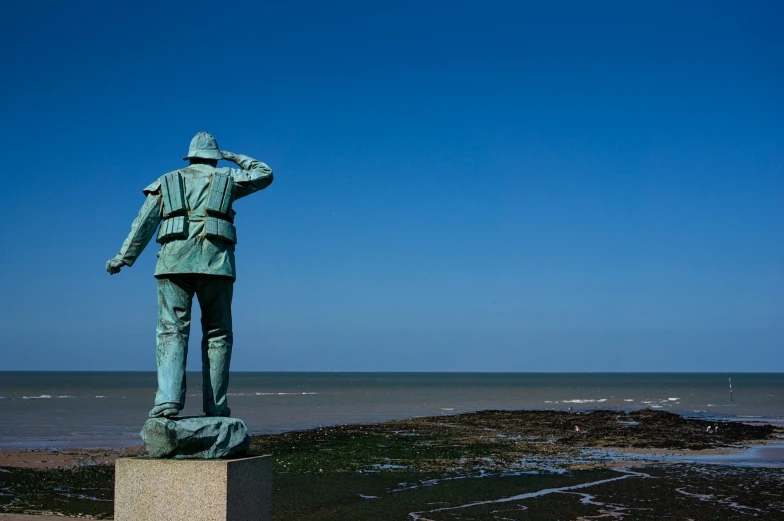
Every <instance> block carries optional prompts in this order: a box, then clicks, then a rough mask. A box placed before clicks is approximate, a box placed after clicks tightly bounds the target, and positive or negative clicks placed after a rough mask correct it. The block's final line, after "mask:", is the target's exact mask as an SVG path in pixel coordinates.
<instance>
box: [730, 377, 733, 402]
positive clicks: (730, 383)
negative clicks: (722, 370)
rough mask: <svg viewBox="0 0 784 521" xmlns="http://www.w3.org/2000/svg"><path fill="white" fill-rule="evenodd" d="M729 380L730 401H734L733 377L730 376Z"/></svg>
mask: <svg viewBox="0 0 784 521" xmlns="http://www.w3.org/2000/svg"><path fill="white" fill-rule="evenodd" d="M729 381H730V401H731V402H732V401H734V400H733V399H732V377H729Z"/></svg>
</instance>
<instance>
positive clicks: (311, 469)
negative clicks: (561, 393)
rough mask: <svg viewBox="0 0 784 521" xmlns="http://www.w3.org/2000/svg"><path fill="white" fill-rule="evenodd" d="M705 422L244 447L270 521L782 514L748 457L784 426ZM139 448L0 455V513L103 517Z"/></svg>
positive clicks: (433, 423)
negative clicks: (266, 461)
mask: <svg viewBox="0 0 784 521" xmlns="http://www.w3.org/2000/svg"><path fill="white" fill-rule="evenodd" d="M709 423H710V424H712V425H715V424H716V423H717V422H705V421H701V420H687V419H684V418H682V417H680V416H678V415H675V414H670V413H666V412H661V411H651V410H643V411H636V412H634V413H630V414H626V413H623V412H618V411H594V412H592V413H590V414H569V413H566V412H555V411H484V412H478V413H470V414H461V415H454V416H446V417H445V416H438V417H430V418H415V419H410V420H403V421H394V422H385V423H378V424H371V425H344V426H337V427H329V428H321V429H313V430H308V431H296V432H288V433H284V434H278V435H267V436H257V437H254V439H253V443H252V445H251V449H250V454H251V455H252V454H266V453H272V454H274V455H275V518H276V519H277V520H279V521H280V520H289V519H291V520H295V519H303V518H308V519H323V520H329V519H341V520H352V519H356V520H365V519H379V520H382V519H390V520H392V519H401V520H404V519H405V520H412V521H413V520H421V521H425V520H431V521H440V520H443V521H449V520H458V519H490V520H496V519H497V520H499V521H500V520H511V519H525V520H538V519H542V520H545V519H547V520H548V521H551V520H552V519H561V520H567V519H574V520H577V519H589V518H592V517H594V518H595V517H597V516H599V517H602V518H617V519H623V518H627V519H637V518H638V519H641V520H642V519H662V518H665V517H671V518H674V519H695V520H699V519H716V516H717V515H718V516H721V517H720V519H736V518H739V517H738V516H745V515H747V514H751V513H753V514H754V518H755V519H780V515H779V514H780V512H781V511H784V464H781V465H779V464H774V465H772V466H770V467H768V468H763V467H759V466H756V465H754V463H753V461H754V458H762V459H763V460H764V459H765V458H767V457H769V459H770V460H771V461H773V462H774V463H775V461H776V458H778V457H780V455H781V454H782V452H781V451H784V432H782V431H781V429H777V428H776V427H772V426H765V425H744V424H742V423H731V422H722V423H720V429H719V434H718V435H714V434H707V432H706V427H707V425H708V424H709ZM575 425H579V426H580V428H581V429H580V432H576V431H575V430H574V426H575ZM765 451H768V452H765ZM771 451H773V452H771ZM776 451H779V452H776ZM140 452H141V447H131V448H126V449H122V450H113V449H84V450H76V449H68V450H63V451H42V450H29V451H18V450H16V451H9V450H4V451H0V512H2V511H6V512H19V513H31V512H49V513H59V514H65V515H77V514H78V515H80V516H81V517H91V518H97V519H106V518H110V517H111V514H112V509H113V503H112V497H113V480H114V474H113V471H114V469H113V466H112V465H111V462H112V461H113V460H114V459H115V458H116V457H119V456H133V455H136V454H139V453H140ZM774 453H775V454H774ZM733 458H734V459H733ZM744 458H745V460H748V461H750V462H751V465H754V466H749V465H748V464H747V463H748V461H745V460H744ZM716 463H720V464H716ZM632 515H633V517H632ZM708 515H710V516H712V517H706V516H708ZM0 521H3V519H2V517H0ZM9 521H10V520H9Z"/></svg>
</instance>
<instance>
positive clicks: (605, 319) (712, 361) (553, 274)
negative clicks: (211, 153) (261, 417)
mask: <svg viewBox="0 0 784 521" xmlns="http://www.w3.org/2000/svg"><path fill="white" fill-rule="evenodd" d="M265 4H269V5H265ZM273 4H275V3H258V2H247V3H225V4H215V3H206V2H204V3H200V2H188V3H181V4H178V3H175V2H171V3H168V2H167V3H164V5H159V4H158V3H153V2H139V3H134V4H127V3H126V4H122V5H120V4H117V3H116V2H106V3H102V4H99V3H97V2H28V3H22V2H15V3H14V4H13V5H9V6H6V8H5V9H4V15H3V17H2V20H0V40H2V45H3V48H4V49H5V52H4V53H3V54H2V57H0V60H1V62H0V64H1V65H2V69H3V71H4V74H3V81H2V82H0V94H1V95H2V100H3V102H2V109H1V110H0V117H1V118H2V120H1V121H2V125H0V143H2V148H3V152H4V153H3V156H4V160H5V168H4V169H3V170H4V180H3V185H4V189H3V190H2V191H0V203H2V207H3V208H4V213H5V215H6V225H5V227H4V229H5V230H6V241H5V245H6V246H5V248H4V254H3V255H2V258H1V259H0V270H2V273H3V280H2V285H3V288H4V290H3V293H4V295H5V298H3V299H2V302H1V303H0V311H1V314H0V334H2V337H1V338H2V341H1V342H2V343H1V344H0V349H1V350H2V362H0V369H69V370H76V369H84V370H99V369H107V370H123V369H128V370H130V369H133V370H153V369H154V363H155V362H154V361H155V357H154V329H155V321H156V307H155V279H154V278H153V277H152V271H153V268H154V262H155V251H156V249H157V245H156V244H154V243H153V244H151V245H150V246H149V247H148V249H147V250H146V251H145V253H144V254H143V255H142V257H141V258H140V260H139V261H138V262H137V263H136V264H135V265H134V266H133V268H131V269H125V270H124V271H123V272H122V273H121V274H120V275H117V276H113V277H109V275H108V274H106V273H105V272H104V263H105V261H106V259H108V258H110V257H112V256H113V255H114V254H115V253H116V252H117V251H118V249H119V247H120V244H121V243H122V241H123V239H124V238H125V235H126V234H127V232H128V229H129V226H130V223H131V221H132V219H133V218H134V217H135V215H136V212H137V210H138V208H139V206H140V205H141V203H142V201H143V196H142V194H141V189H142V188H143V187H144V186H146V185H147V184H149V183H150V182H152V181H153V180H154V179H156V178H157V177H158V176H160V175H161V174H163V173H165V172H167V171H170V170H174V169H176V168H178V167H181V166H182V165H183V164H184V163H183V162H182V160H181V157H182V156H183V154H184V153H185V151H186V150H187V146H188V142H189V141H190V139H191V137H192V136H193V135H194V134H195V133H196V132H198V131H200V130H207V131H209V132H211V133H213V134H214V135H215V136H216V137H217V139H218V142H219V144H220V146H221V147H222V148H224V149H226V150H230V151H232V152H236V153H245V154H248V155H251V156H253V157H256V158H258V159H260V160H263V161H265V162H266V163H267V164H269V165H270V166H271V167H272V168H273V170H274V172H275V182H274V183H273V185H272V186H271V187H270V188H269V189H267V190H265V191H263V192H261V193H259V194H257V195H254V196H253V197H251V198H248V199H244V200H242V201H241V202H239V203H237V205H236V207H235V209H236V210H237V211H238V218H237V226H238V230H239V244H238V248H237V265H238V283H237V285H236V287H235V302H234V323H235V350H234V358H233V365H232V367H233V369H235V370H326V371H334V370H375V371H382V370H413V371H419V370H445V371H473V370H480V371H681V370H682V371H782V370H784V349H782V347H784V238H783V237H784V236H783V235H782V224H784V204H783V203H784V123H782V114H784V94H783V93H784V65H783V64H784V33H782V31H781V30H780V22H781V20H782V19H784V7H782V4H781V3H779V2H764V1H759V2H752V3H747V4H745V5H744V4H742V3H740V2H715V1H710V2H708V1H704V2H687V3H683V2H660V1H657V2H631V3H630V2H609V1H607V2H536V3H532V2H471V3H463V2H435V1H434V2H410V3H409V2H395V3H382V2H348V3H346V2H332V3H308V2H297V3H294V2H279V3H277V4H280V5H273ZM284 4H285V5H284ZM195 318H196V320H195V321H194V324H195V326H196V327H194V330H193V335H192V348H193V349H194V351H192V352H191V357H190V361H189V368H191V369H197V368H198V366H199V360H200V356H199V355H198V341H199V337H200V332H199V331H198V315H197V316H196V317H195Z"/></svg>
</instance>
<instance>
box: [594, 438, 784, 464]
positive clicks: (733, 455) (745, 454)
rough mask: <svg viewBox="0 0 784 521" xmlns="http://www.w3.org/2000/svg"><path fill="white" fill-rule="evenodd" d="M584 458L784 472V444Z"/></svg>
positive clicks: (615, 452)
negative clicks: (750, 468)
mask: <svg viewBox="0 0 784 521" xmlns="http://www.w3.org/2000/svg"><path fill="white" fill-rule="evenodd" d="M583 457H584V458H585V459H587V460H590V459H594V460H601V461H609V462H615V463H628V462H635V461H638V462H641V463H654V462H668V463H704V464H708V465H730V466H737V467H765V468H784V440H776V441H773V442H771V443H767V444H765V445H753V446H751V447H744V448H741V449H730V450H721V451H714V452H712V451H710V450H706V451H693V452H689V451H677V452H676V451H673V452H666V450H662V451H661V452H659V451H651V452H624V451H623V449H618V450H603V449H586V450H584V451H583Z"/></svg>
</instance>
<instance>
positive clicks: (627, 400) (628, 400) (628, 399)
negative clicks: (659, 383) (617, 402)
mask: <svg viewBox="0 0 784 521" xmlns="http://www.w3.org/2000/svg"><path fill="white" fill-rule="evenodd" d="M623 401H624V402H633V401H634V399H633V398H624V399H623Z"/></svg>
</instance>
